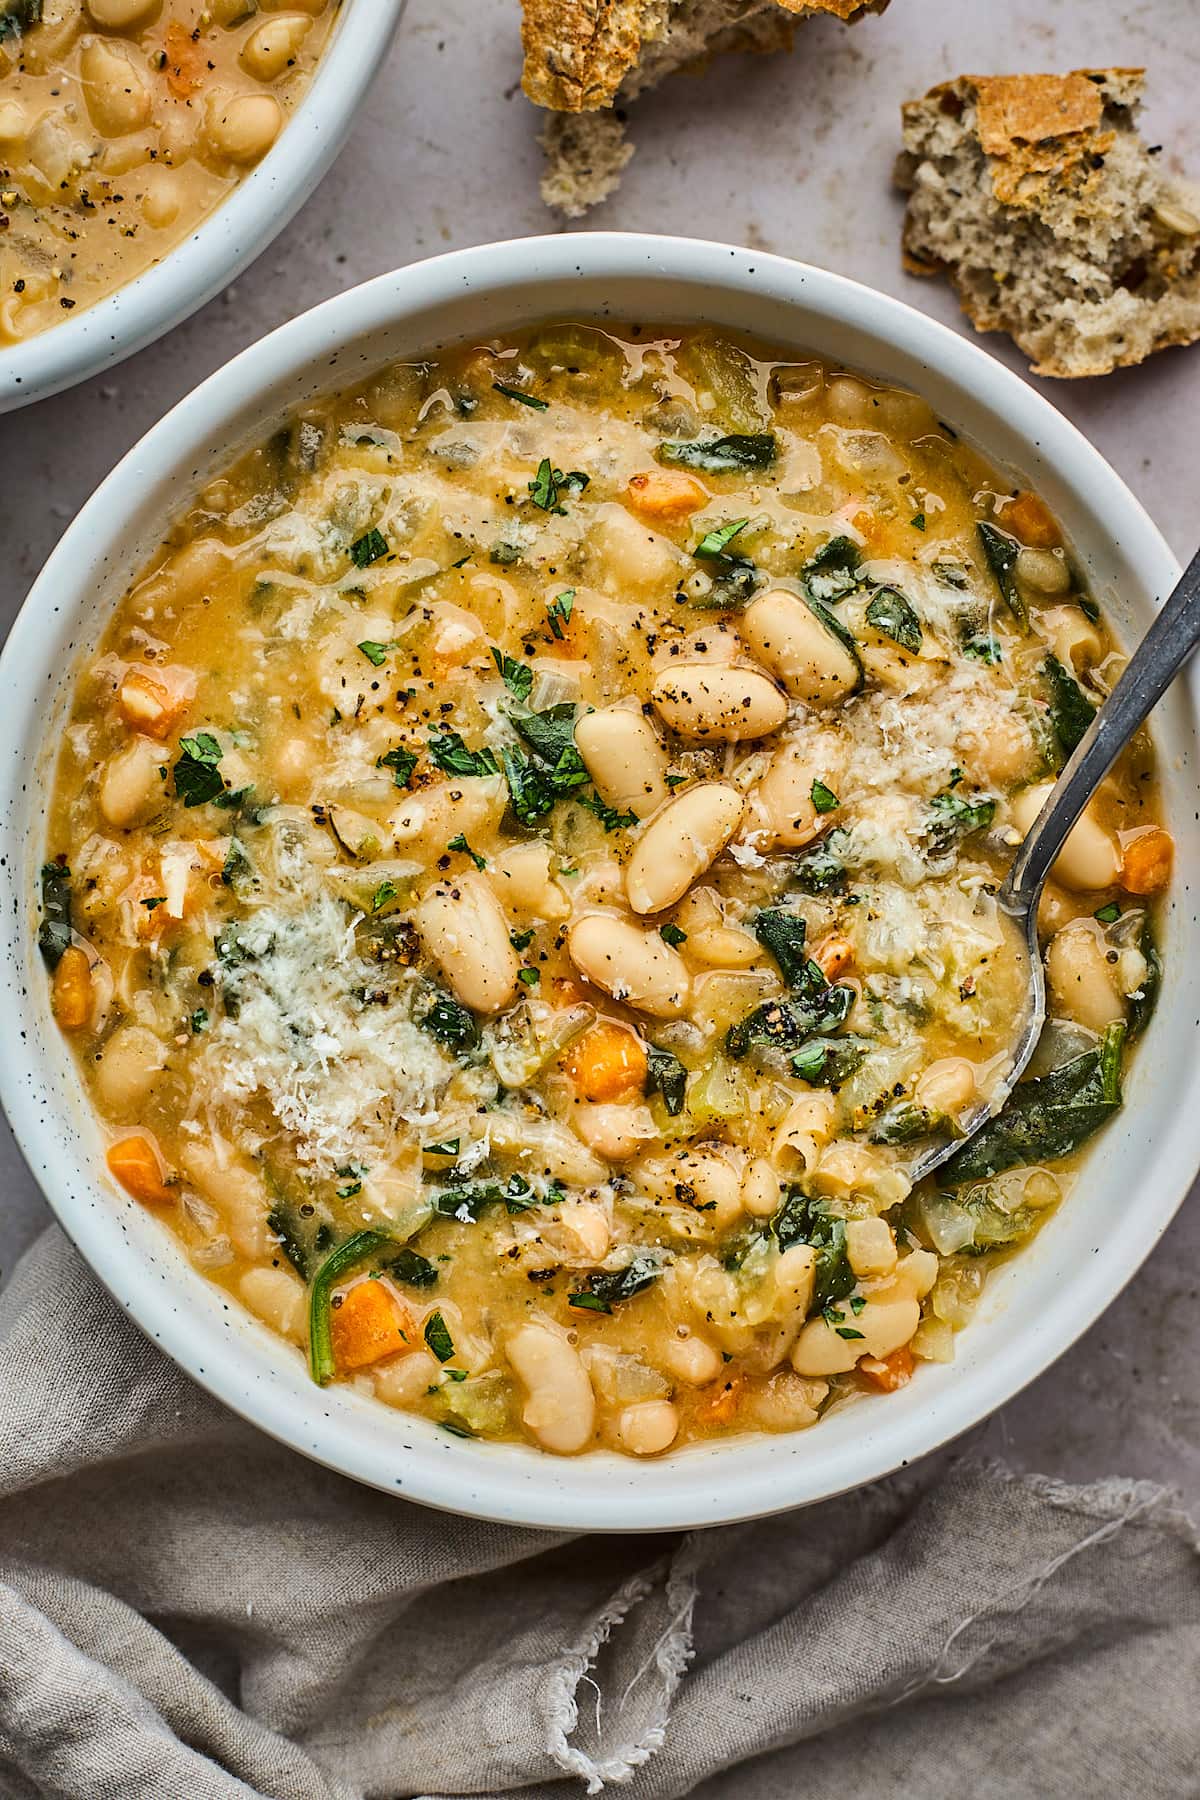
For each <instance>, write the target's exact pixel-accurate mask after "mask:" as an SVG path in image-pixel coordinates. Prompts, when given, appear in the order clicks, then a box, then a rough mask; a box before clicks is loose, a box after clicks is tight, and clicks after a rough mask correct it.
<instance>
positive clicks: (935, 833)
mask: <svg viewBox="0 0 1200 1800" xmlns="http://www.w3.org/2000/svg"><path fill="white" fill-rule="evenodd" d="M995 816H996V802H995V801H994V800H989V799H983V800H965V799H964V798H963V796H962V795H961V794H955V793H952V792H951V791H950V789H949V788H947V789H946V790H945V791H944V792H943V793H940V794H935V795H934V796H933V799H932V800H931V801H930V802H929V816H928V819H927V820H926V824H925V836H926V838H927V839H928V842H929V852H930V855H931V856H945V855H946V853H947V851H949V850H950V849H952V848H953V846H954V845H955V844H957V843H958V842H960V840H961V839H962V838H965V837H969V836H970V834H971V832H973V831H986V830H987V827H988V826H989V825H990V824H991V822H992V820H993V819H994V818H995Z"/></svg>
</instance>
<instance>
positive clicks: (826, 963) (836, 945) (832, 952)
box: [812, 931, 854, 981]
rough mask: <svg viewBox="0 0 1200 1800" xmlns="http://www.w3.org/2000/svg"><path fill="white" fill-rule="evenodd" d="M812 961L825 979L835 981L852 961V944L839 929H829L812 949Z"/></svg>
mask: <svg viewBox="0 0 1200 1800" xmlns="http://www.w3.org/2000/svg"><path fill="white" fill-rule="evenodd" d="M812 954H813V961H814V962H815V963H816V965H817V967H818V968H819V969H820V971H821V973H822V975H824V977H825V979H826V981H836V979H837V977H838V976H839V975H840V974H841V973H842V970H843V969H847V968H849V966H850V964H851V963H852V962H853V961H854V945H853V944H852V943H851V942H850V939H849V938H848V937H845V936H843V934H842V933H841V932H840V931H831V932H829V933H828V934H827V935H826V936H825V937H823V938H822V939H821V941H820V943H819V944H818V945H817V946H816V948H815V949H814V950H813V953H812Z"/></svg>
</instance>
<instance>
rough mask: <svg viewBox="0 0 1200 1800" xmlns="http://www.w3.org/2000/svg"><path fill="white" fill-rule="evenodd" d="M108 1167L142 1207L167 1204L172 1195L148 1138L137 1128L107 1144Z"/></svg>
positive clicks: (156, 1152)
mask: <svg viewBox="0 0 1200 1800" xmlns="http://www.w3.org/2000/svg"><path fill="white" fill-rule="evenodd" d="M106 1160H107V1162H108V1169H109V1174H110V1175H112V1177H113V1179H114V1180H116V1181H119V1182H120V1184H121V1186H122V1187H123V1188H124V1189H125V1192H126V1193H127V1194H132V1195H133V1197H134V1199H135V1200H140V1201H141V1202H142V1203H143V1205H145V1206H168V1205H170V1203H171V1201H172V1200H173V1199H174V1198H175V1195H174V1193H173V1192H172V1190H171V1189H170V1188H169V1187H168V1186H167V1184H166V1182H165V1181H164V1180H163V1169H162V1162H161V1160H160V1158H159V1154H158V1151H157V1150H156V1149H155V1147H154V1145H153V1143H152V1142H151V1140H150V1139H149V1138H148V1137H146V1136H144V1135H143V1133H142V1132H140V1131H137V1132H134V1133H133V1134H132V1136H130V1137H123V1138H118V1140H117V1142H116V1143H115V1144H110V1145H109V1147H108V1156H107V1159H106Z"/></svg>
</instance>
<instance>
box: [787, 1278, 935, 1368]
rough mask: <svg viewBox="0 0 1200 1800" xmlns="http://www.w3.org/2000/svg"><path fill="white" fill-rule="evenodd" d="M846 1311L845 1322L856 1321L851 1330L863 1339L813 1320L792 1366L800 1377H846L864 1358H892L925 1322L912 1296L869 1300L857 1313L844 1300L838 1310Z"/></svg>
mask: <svg viewBox="0 0 1200 1800" xmlns="http://www.w3.org/2000/svg"><path fill="white" fill-rule="evenodd" d="M843 1308H844V1309H845V1310H844V1313H843V1317H844V1319H845V1321H846V1322H847V1323H850V1322H851V1321H853V1323H852V1326H851V1328H852V1329H853V1330H854V1331H858V1332H861V1333H862V1336H861V1337H860V1338H841V1337H839V1336H838V1335H837V1329H836V1327H835V1326H834V1325H830V1324H829V1323H827V1321H826V1320H825V1319H823V1318H820V1319H810V1320H809V1321H808V1323H807V1325H805V1326H804V1328H803V1330H802V1331H801V1333H800V1336H799V1337H798V1338H797V1339H796V1343H795V1347H794V1349H793V1350H792V1367H793V1369H795V1371H796V1373H797V1375H843V1374H845V1373H847V1371H848V1370H850V1369H852V1368H853V1367H854V1365H855V1363H856V1362H857V1361H858V1359H859V1357H860V1356H878V1357H884V1356H890V1355H891V1354H892V1351H893V1350H899V1348H900V1346H901V1345H902V1344H907V1343H908V1340H909V1339H910V1338H911V1337H912V1334H913V1332H914V1331H915V1330H916V1329H917V1326H918V1325H919V1324H920V1322H921V1308H920V1305H919V1303H918V1302H917V1301H916V1300H914V1299H913V1298H911V1296H909V1295H908V1294H897V1295H896V1296H895V1297H894V1298H888V1299H881V1300H868V1301H867V1303H866V1305H865V1306H864V1307H863V1308H862V1310H861V1312H858V1313H855V1314H851V1312H850V1310H849V1305H848V1302H845V1301H840V1302H839V1303H838V1308H837V1310H839V1311H841V1310H842V1309H843Z"/></svg>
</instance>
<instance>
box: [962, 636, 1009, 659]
mask: <svg viewBox="0 0 1200 1800" xmlns="http://www.w3.org/2000/svg"><path fill="white" fill-rule="evenodd" d="M961 641H962V652H963V655H964V656H972V657H974V659H975V661H976V662H981V663H987V664H988V665H989V666H994V665H995V664H996V663H998V662H1000V661H1001V660H1002V659H1003V656H1004V647H1003V645H1002V644H1001V642H1000V639H999V638H998V637H995V636H994V635H993V634H992V632H990V631H975V632H972V633H970V634H969V635H968V636H966V637H964V638H963V639H962V640H961Z"/></svg>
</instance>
